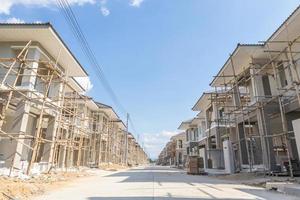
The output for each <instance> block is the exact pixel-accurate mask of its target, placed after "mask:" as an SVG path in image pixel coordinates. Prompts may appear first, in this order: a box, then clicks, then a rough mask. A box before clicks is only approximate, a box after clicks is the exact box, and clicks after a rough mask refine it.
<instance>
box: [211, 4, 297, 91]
mask: <svg viewBox="0 0 300 200" xmlns="http://www.w3.org/2000/svg"><path fill="white" fill-rule="evenodd" d="M299 21H300V5H299V6H298V7H297V8H296V9H295V10H294V11H293V12H292V13H291V14H290V15H289V16H288V17H287V19H286V20H284V22H283V23H282V24H281V25H280V26H279V27H278V28H277V29H276V30H275V32H274V33H273V34H272V35H271V36H270V37H269V38H268V39H267V41H266V42H265V43H264V44H238V45H237V47H236V48H235V50H234V51H233V53H232V54H231V56H230V57H229V58H228V60H227V61H226V63H225V64H224V65H223V67H222V68H221V69H220V71H219V72H218V74H217V76H216V77H215V78H214V79H213V81H212V82H211V83H210V85H211V86H221V85H223V84H224V83H228V82H229V81H230V80H232V79H233V77H230V76H232V75H233V72H232V69H230V68H232V66H231V65H230V63H231V58H232V59H233V62H234V66H235V68H236V69H235V70H236V72H235V75H238V74H239V72H240V71H242V70H243V67H247V66H246V65H245V64H249V63H250V62H249V59H250V57H251V56H252V57H255V56H258V58H259V56H262V57H263V58H266V53H262V52H263V51H264V50H268V48H270V49H271V50H274V51H282V50H283V49H284V48H285V47H286V46H287V44H286V42H287V41H294V40H295V39H298V37H299V33H300V26H299ZM276 41H277V42H276ZM268 42H269V43H268ZM266 44H268V45H266ZM294 46H297V47H300V44H299V43H296V44H294ZM257 50H262V51H258V52H257V54H256V51H257ZM247 51H248V53H247ZM242 53H244V55H241V54H242ZM247 54H248V55H247ZM255 54H256V55H255ZM247 62H248V63H247ZM229 66H230V67H229ZM221 76H223V77H221ZM222 82H223V83H222Z"/></svg>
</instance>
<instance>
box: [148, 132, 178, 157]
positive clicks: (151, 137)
mask: <svg viewBox="0 0 300 200" xmlns="http://www.w3.org/2000/svg"><path fill="white" fill-rule="evenodd" d="M178 133H179V132H178V131H161V132H159V133H152V134H151V133H144V134H143V138H144V146H145V148H146V151H147V152H148V153H149V156H150V157H151V158H157V157H158V155H159V153H160V152H161V150H162V149H163V148H164V146H165V145H166V143H167V142H168V141H170V138H171V137H172V136H174V135H176V134H178Z"/></svg>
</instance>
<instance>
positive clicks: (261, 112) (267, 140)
mask: <svg viewBox="0 0 300 200" xmlns="http://www.w3.org/2000/svg"><path fill="white" fill-rule="evenodd" d="M267 110H268V108H267V106H265V107H264V109H262V108H259V109H258V110H257V123H258V129H259V134H260V138H261V146H262V154H263V155H262V158H263V165H264V166H265V168H266V169H269V170H271V171H272V170H275V169H276V160H275V155H274V150H273V140H272V138H271V137H264V136H268V135H271V134H272V133H271V131H270V125H271V124H270V119H269V117H268V115H267Z"/></svg>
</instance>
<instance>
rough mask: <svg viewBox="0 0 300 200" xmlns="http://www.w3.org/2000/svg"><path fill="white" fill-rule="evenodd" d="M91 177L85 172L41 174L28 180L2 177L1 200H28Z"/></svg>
mask: <svg viewBox="0 0 300 200" xmlns="http://www.w3.org/2000/svg"><path fill="white" fill-rule="evenodd" d="M90 175H91V174H90V173H88V172H85V171H78V172H53V173H50V174H41V175H39V176H37V177H35V178H30V179H28V180H21V179H18V178H11V177H5V176H0V200H7V199H25V200H27V199H29V198H30V197H31V196H33V195H38V194H42V193H44V192H45V191H46V190H47V191H48V190H52V189H55V188H58V187H60V186H63V185H66V184H67V183H69V182H71V181H72V180H74V179H76V178H79V177H86V176H90Z"/></svg>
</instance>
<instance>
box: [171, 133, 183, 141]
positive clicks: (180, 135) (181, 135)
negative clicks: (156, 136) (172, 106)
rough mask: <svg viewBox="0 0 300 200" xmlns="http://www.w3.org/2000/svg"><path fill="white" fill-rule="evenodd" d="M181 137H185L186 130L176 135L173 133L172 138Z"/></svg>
mask: <svg viewBox="0 0 300 200" xmlns="http://www.w3.org/2000/svg"><path fill="white" fill-rule="evenodd" d="M180 137H185V132H181V133H178V134H176V135H173V136H172V137H171V140H172V139H175V138H180Z"/></svg>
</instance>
